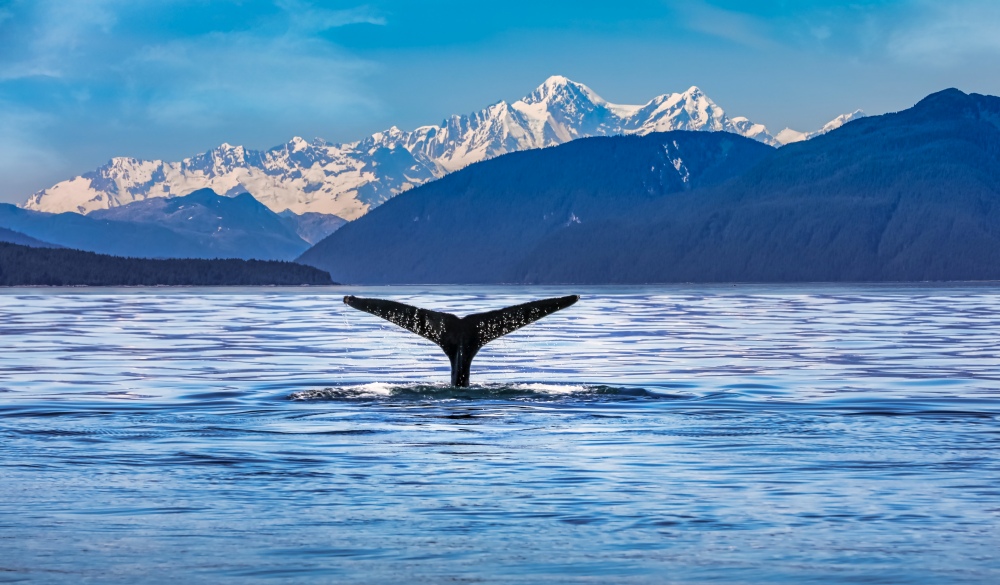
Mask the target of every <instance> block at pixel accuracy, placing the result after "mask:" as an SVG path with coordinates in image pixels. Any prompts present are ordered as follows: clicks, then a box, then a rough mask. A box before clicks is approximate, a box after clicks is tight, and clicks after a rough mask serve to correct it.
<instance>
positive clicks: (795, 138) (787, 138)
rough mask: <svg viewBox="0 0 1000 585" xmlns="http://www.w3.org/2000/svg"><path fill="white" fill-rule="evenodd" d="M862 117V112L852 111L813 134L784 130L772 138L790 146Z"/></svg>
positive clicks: (863, 115) (863, 114)
mask: <svg viewBox="0 0 1000 585" xmlns="http://www.w3.org/2000/svg"><path fill="white" fill-rule="evenodd" d="M864 117H865V113H864V111H862V110H854V111H853V112H851V113H850V114H841V115H839V116H837V117H836V118H834V119H832V120H830V121H829V122H827V123H826V124H824V125H823V127H822V128H820V129H819V130H816V131H815V132H799V131H798V130H792V129H791V128H785V129H784V130H782V131H781V132H778V135H777V136H775V137H774V138H775V139H776V140H777V141H778V142H780V143H781V144H782V145H784V144H791V143H793V142H802V141H803V140H809V139H810V138H815V137H817V136H822V135H823V134H826V133H827V132H830V131H832V130H836V129H837V128H840V127H841V126H843V125H844V124H846V123H848V122H850V121H852V120H857V119H858V118H864Z"/></svg>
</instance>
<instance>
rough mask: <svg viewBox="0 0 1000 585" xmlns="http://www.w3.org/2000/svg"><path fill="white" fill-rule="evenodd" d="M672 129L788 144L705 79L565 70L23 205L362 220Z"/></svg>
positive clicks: (96, 174)
mask: <svg viewBox="0 0 1000 585" xmlns="http://www.w3.org/2000/svg"><path fill="white" fill-rule="evenodd" d="M853 115H854V114H850V115H848V116H853ZM838 120H839V118H838ZM845 121H846V120H845ZM835 122H836V120H835V121H834V122H831V123H830V124H834V123H835ZM842 123H844V122H841V124H842ZM830 124H828V125H827V126H830ZM668 130H703V131H715V132H718V131H722V132H733V133H736V134H740V135H743V136H747V137H749V138H753V139H755V140H759V141H761V142H764V143H766V144H770V145H773V146H777V145H779V144H780V141H779V140H776V139H775V138H774V137H772V136H771V135H770V134H769V133H768V132H767V129H766V128H765V127H764V126H763V125H760V124H754V123H752V122H751V121H749V120H747V119H746V118H743V117H736V118H729V117H728V116H727V115H726V113H725V111H723V110H722V108H720V107H719V106H718V105H716V104H715V102H713V101H712V100H711V99H709V98H708V96H706V95H705V94H704V93H703V92H702V91H701V90H700V89H698V88H697V87H691V88H690V89H688V90H687V91H685V92H683V93H674V94H665V95H661V96H658V97H656V98H654V99H652V100H650V101H649V102H648V103H646V104H643V105H621V104H612V103H609V102H607V101H605V100H604V99H603V98H601V97H600V96H599V95H597V94H596V93H595V92H594V91H593V90H591V89H590V88H588V87H587V86H585V85H583V84H581V83H576V82H574V81H571V80H569V79H566V78H565V77H561V76H553V77H550V78H548V79H547V80H545V82H544V83H543V84H542V85H540V86H539V87H538V88H536V89H535V91H533V92H532V93H531V94H530V95H528V96H526V97H524V98H523V99H520V100H518V101H516V102H514V103H513V104H508V103H506V102H502V101H501V102H498V103H496V104H493V105H491V106H489V107H488V108H485V109H483V110H481V111H479V112H475V113H473V114H471V115H468V116H451V117H450V118H447V119H446V120H444V121H443V122H442V123H441V125H440V126H422V127H420V128H417V129H415V130H413V131H409V132H408V131H404V130H400V129H399V128H396V127H392V128H389V129H388V130H385V131H382V132H377V133H375V134H373V135H371V136H369V137H367V138H365V139H364V140H360V141H358V142H351V143H346V144H329V143H327V142H325V141H323V140H320V139H317V140H314V141H313V142H307V141H305V140H303V139H302V138H299V137H295V138H293V139H292V140H290V141H289V142H288V143H287V144H283V145H281V146H277V147H275V148H272V149H269V150H264V151H256V150H248V149H245V148H244V147H242V146H232V145H229V144H222V145H221V146H219V147H218V148H216V149H213V150H210V151H208V152H206V153H204V154H200V155H198V156H194V157H191V158H187V159H184V160H183V161H180V162H164V161H158V160H156V161H145V160H138V159H134V158H125V157H118V158H114V159H112V160H111V161H110V162H108V164H106V165H104V166H102V167H100V168H99V169H97V170H95V171H92V172H89V173H86V174H84V175H81V176H78V177H75V178H73V179H70V180H68V181H63V182H61V183H58V184H57V185H55V186H53V187H50V188H48V189H44V190H42V191H39V192H37V193H35V194H33V195H31V196H30V197H29V198H28V199H27V201H25V203H24V204H22V207H25V208H27V209H33V210H37V211H47V212H56V213H58V212H66V211H72V212H77V213H89V212H91V211H94V210H96V209H107V208H111V207H117V206H120V205H127V204H129V203H132V202H134V201H140V200H144V199H148V198H151V197H177V196H182V195H186V194H188V193H191V192H193V191H196V190H198V189H203V188H206V187H207V188H210V189H213V190H214V191H216V192H217V193H220V194H224V195H228V196H233V195H237V194H239V193H243V192H249V193H251V194H252V195H253V196H254V197H256V198H257V199H258V200H259V201H260V202H261V203H263V204H264V205H266V206H267V207H269V208H270V209H271V210H273V211H275V212H281V211H284V210H291V211H293V212H295V213H298V214H301V213H307V212H318V213H325V214H334V215H338V216H340V217H342V218H344V219H348V220H351V219H356V218H358V217H360V216H362V215H364V214H365V213H367V211H368V210H369V209H371V208H373V207H375V206H377V205H379V204H381V203H383V202H384V201H386V200H388V199H389V198H391V197H393V196H394V195H396V194H398V193H401V192H403V191H405V190H407V189H410V188H412V187H415V186H417V185H421V184H423V183H426V182H427V181H430V180H433V179H436V178H439V177H442V176H444V175H446V174H448V173H450V172H453V171H456V170H459V169H461V168H463V167H466V166H468V165H470V164H472V163H475V162H479V161H482V160H485V159H488V158H492V157H495V156H499V155H502V154H506V153H508V152H515V151H520V150H528V149H532V148H545V147H548V146H555V145H558V144H563V143H565V142H568V141H570V140H574V139H576V138H582V137H587V136H606V135H615V134H640V135H642V134H648V133H650V132H664V131H668ZM823 131H828V130H826V127H824V130H821V131H820V132H823Z"/></svg>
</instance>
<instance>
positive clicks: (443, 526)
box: [0, 284, 1000, 584]
mask: <svg viewBox="0 0 1000 585" xmlns="http://www.w3.org/2000/svg"><path fill="white" fill-rule="evenodd" d="M570 293H578V294H580V295H582V299H581V300H580V302H579V303H577V304H576V305H575V306H573V307H571V308H568V309H566V310H564V311H561V312H559V313H556V314H554V315H551V316H549V317H546V318H545V319H543V320H541V321H539V322H537V323H535V324H533V325H530V326H528V327H527V328H525V329H522V330H520V331H518V332H516V333H514V334H511V335H509V336H508V337H505V338H503V339H501V340H499V341H497V342H494V343H492V344H490V345H488V346H487V347H486V348H485V349H484V350H483V351H482V352H481V353H480V354H479V357H477V359H476V360H475V362H474V363H473V371H472V381H473V384H476V386H474V387H472V388H469V389H454V388H448V387H447V381H448V379H449V378H448V375H449V370H448V361H447V359H446V358H445V356H444V354H443V353H442V352H441V351H440V350H439V349H438V348H437V347H436V346H434V345H432V344H430V343H429V342H427V341H425V340H423V339H421V338H419V337H417V336H415V335H412V334H410V333H407V332H405V331H403V330H401V329H398V328H396V327H394V326H392V325H390V324H388V323H385V322H383V321H380V320H379V319H377V318H375V317H373V316H371V315H368V314H365V313H361V312H357V311H354V310H352V309H350V308H348V307H347V306H346V305H344V304H343V303H342V301H341V297H342V296H343V295H345V294H354V295H359V296H376V297H383V298H391V299H395V300H400V301H403V302H407V303H411V304H416V305H420V306H424V307H427V308H432V309H437V310H445V311H452V312H455V313H457V314H466V313H471V312H479V311H483V310H489V309H494V308H499V307H502V306H506V305H510V304H515V303H518V302H523V301H527V300H532V299H537V298H542V297H548V296H558V295H564V294H570ZM998 351H1000V285H998V284H983V285H941V286H926V285H920V286H901V285H882V286H853V285H852V286H833V285H829V286H827V285H801V286H747V285H739V286H733V285H719V286H656V287H391V288H355V287H320V288H316V287H312V288H308V287H306V288H288V289H284V288H242V289H240V288H232V289H200V288H176V289H174V288H148V289H141V288H140V289H101V288H96V289H86V288H68V289H44V288H36V289H6V290H2V291H0V582H18V581H29V582H35V583H86V582H93V583H139V582H142V583H171V584H179V583H220V582H231V583H366V584H368V583H371V584H381V583H386V584H388V583H525V584H528V583H658V584H659V583H692V584H693V583H796V584H798V583H948V584H956V583H959V584H960V583H1000V552H998V551H1000V359H998Z"/></svg>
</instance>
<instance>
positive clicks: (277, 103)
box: [124, 32, 375, 126]
mask: <svg viewBox="0 0 1000 585" xmlns="http://www.w3.org/2000/svg"><path fill="white" fill-rule="evenodd" d="M374 66H375V65H374V64H372V63H369V62H366V61H364V60H361V59H357V58H354V57H352V56H350V55H347V54H345V53H343V52H342V51H340V50H339V49H337V48H336V47H334V46H332V45H330V44H329V43H327V42H325V41H322V40H319V39H315V38H310V37H300V36H297V35H294V34H286V35H281V36H278V37H267V36H264V35H259V34H257V33H254V32H240V33H213V34H209V35H203V36H199V37H195V38H189V39H183V40H176V41H172V42H169V43H165V44H161V45H156V46H151V47H147V48H146V49H144V50H143V51H141V52H140V53H139V54H138V55H137V56H135V57H134V58H132V59H130V60H129V61H127V62H126V63H125V64H124V69H125V71H127V73H128V77H129V78H130V79H132V80H134V81H136V82H138V85H139V87H141V88H142V89H141V90H137V93H143V94H144V95H143V98H144V99H143V100H142V101H145V103H146V108H147V111H148V114H149V117H150V119H151V120H153V121H155V122H157V123H161V124H182V125H201V126H204V125H221V124H227V123H230V122H232V119H233V118H234V117H241V116H244V117H246V116H250V118H249V119H247V120H246V121H247V123H253V119H252V117H254V116H266V115H268V114H277V115H281V116H285V117H289V116H290V117H300V116H320V117H327V116H329V115H330V113H331V112H334V111H337V110H338V109H343V108H369V107H373V106H372V102H371V100H370V98H368V97H367V95H366V92H365V91H364V88H363V87H362V84H361V83H360V80H362V79H363V78H364V77H365V75H366V74H367V72H368V71H370V70H371V69H372V68H373V67H374Z"/></svg>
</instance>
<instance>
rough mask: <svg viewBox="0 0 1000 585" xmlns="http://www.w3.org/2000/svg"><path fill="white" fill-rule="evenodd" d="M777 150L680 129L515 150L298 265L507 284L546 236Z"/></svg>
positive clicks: (443, 182)
mask: <svg viewBox="0 0 1000 585" xmlns="http://www.w3.org/2000/svg"><path fill="white" fill-rule="evenodd" d="M773 150H774V149H773V148H772V147H770V146H767V145H764V144H761V143H760V142H757V141H754V140H751V139H749V138H744V137H742V136H738V135H735V134H731V133H707V132H681V131H678V132H665V133H654V134H649V135H646V136H617V137H601V138H586V139H580V140H576V141H573V142H569V143H567V144H565V145H562V146H557V147H553V148H547V149H542V150H533V151H527V152H519V153H512V154H508V155H505V156H502V157H499V158H496V159H493V160H489V161H485V162H481V163H477V164H474V165H472V166H470V167H468V168H466V169H464V170H462V171H458V172H456V173H453V174H451V175H448V176H446V177H444V178H442V179H440V180H438V181H435V182H433V183H429V184H427V185H423V186H421V187H417V188H415V189H413V190H412V191H409V192H407V193H405V194H402V195H400V196H397V197H395V198H393V199H392V200H390V201H388V202H386V203H384V204H383V205H382V206H381V207H379V208H377V209H375V210H373V211H371V212H370V213H369V214H368V215H366V216H364V217H363V218H361V219H359V220H355V221H353V222H351V223H350V224H348V225H346V226H344V227H343V228H341V229H340V230H338V231H337V232H335V233H334V234H333V235H331V236H330V237H328V238H326V239H325V240H323V241H322V242H320V243H319V244H317V245H316V246H314V247H313V248H311V249H310V250H309V251H308V252H306V253H305V254H303V255H302V257H301V258H300V261H301V262H304V263H307V264H311V265H313V266H317V267H319V268H321V269H323V270H326V271H328V272H330V273H331V275H332V277H333V279H334V280H336V281H338V282H364V283H409V282H505V281H508V280H509V279H511V278H512V277H513V274H514V269H515V267H517V266H518V265H519V264H520V262H521V261H522V259H523V258H524V256H525V254H527V253H528V252H530V251H532V250H533V249H534V248H535V246H536V245H537V244H538V243H539V242H540V241H542V240H543V239H544V238H546V237H550V236H552V235H553V234H555V233H558V232H561V231H565V230H568V229H571V228H573V227H575V226H578V225H588V224H589V223H592V222H600V221H603V220H606V219H609V218H616V217H628V216H630V214H632V213H633V211H634V210H635V209H636V208H639V207H642V206H644V205H648V204H649V203H651V202H656V201H669V200H671V199H673V198H675V197H677V196H678V194H680V193H683V192H686V191H689V190H691V189H695V188H697V187H701V186H705V185H712V184H716V183H718V182H720V181H723V180H725V179H728V178H731V177H734V176H736V175H739V174H740V173H742V172H744V171H746V170H747V169H748V168H750V167H751V166H753V165H754V164H756V163H758V162H759V161H761V160H762V159H763V158H764V157H766V156H767V155H768V154H770V153H771V152H772V151H773Z"/></svg>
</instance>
